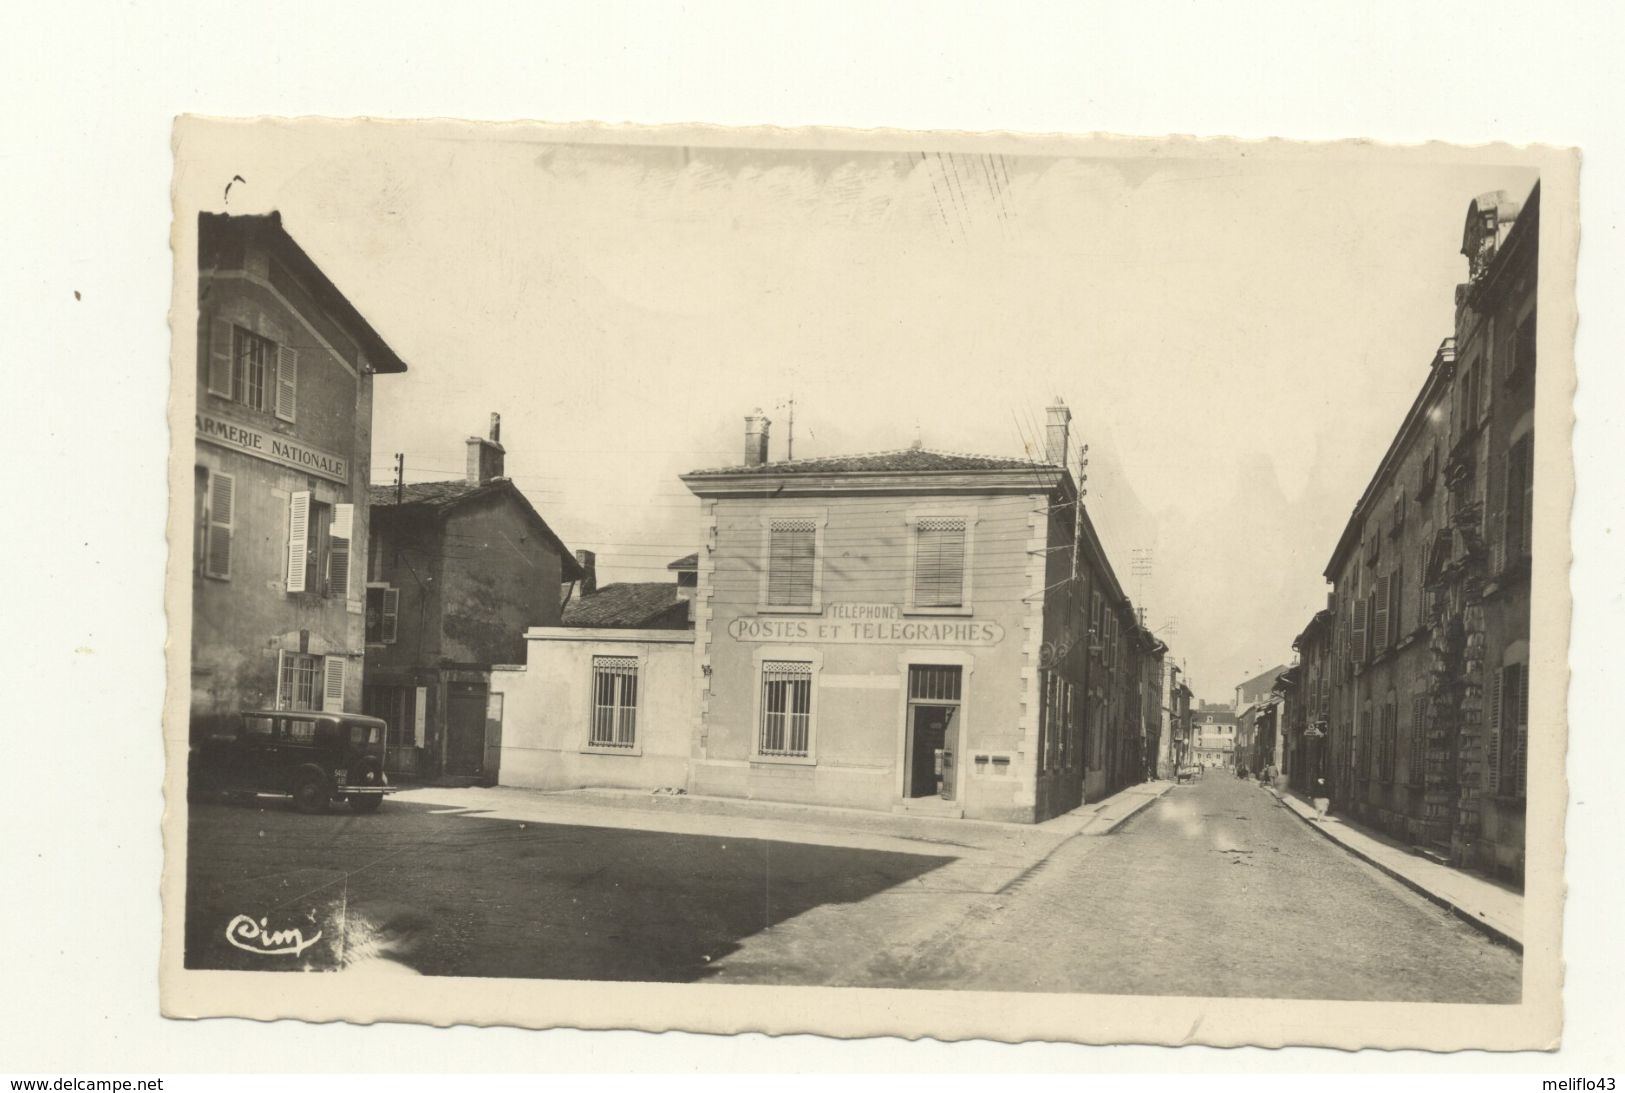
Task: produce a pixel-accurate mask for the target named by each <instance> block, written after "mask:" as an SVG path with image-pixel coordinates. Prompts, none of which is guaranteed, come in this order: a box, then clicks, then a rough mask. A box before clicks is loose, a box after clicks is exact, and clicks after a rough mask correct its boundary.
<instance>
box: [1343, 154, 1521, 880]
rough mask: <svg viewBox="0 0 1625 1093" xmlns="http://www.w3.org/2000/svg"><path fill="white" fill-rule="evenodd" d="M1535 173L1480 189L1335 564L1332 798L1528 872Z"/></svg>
mask: <svg viewBox="0 0 1625 1093" xmlns="http://www.w3.org/2000/svg"><path fill="white" fill-rule="evenodd" d="M1539 212H1540V189H1539V186H1538V185H1537V186H1536V187H1535V188H1534V190H1533V191H1532V192H1531V193H1530V195H1529V196H1528V198H1527V200H1525V201H1524V202H1521V203H1520V202H1517V201H1514V200H1512V199H1511V198H1509V197H1508V195H1506V194H1505V193H1503V192H1499V191H1498V192H1495V193H1491V194H1486V195H1483V196H1481V197H1479V198H1478V199H1476V200H1475V201H1473V202H1472V203H1471V205H1470V206H1469V209H1468V214H1467V222H1466V225H1465V228H1464V231H1463V239H1462V253H1463V254H1464V255H1465V256H1466V257H1467V259H1468V280H1467V281H1466V282H1465V283H1464V284H1462V285H1460V286H1458V288H1457V292H1456V322H1455V335H1454V336H1453V337H1451V338H1447V339H1445V341H1444V343H1443V344H1441V346H1440V347H1439V350H1438V351H1437V352H1436V353H1435V354H1434V357H1433V361H1432V363H1431V365H1430V367H1429V369H1428V374H1427V376H1426V378H1425V380H1424V382H1423V385H1422V388H1421V391H1420V392H1419V393H1418V395H1417V397H1416V399H1415V401H1414V402H1413V404H1412V406H1411V409H1410V411H1409V412H1408V413H1407V414H1406V417H1405V419H1404V422H1403V423H1402V424H1401V426H1400V430H1399V432H1398V433H1397V434H1396V436H1395V438H1394V440H1393V442H1392V443H1391V444H1390V446H1389V448H1388V451H1387V453H1386V454H1385V455H1384V456H1383V459H1382V461H1381V463H1380V464H1379V465H1378V468H1377V472H1376V474H1375V475H1374V476H1373V478H1372V481H1371V484H1370V485H1369V486H1367V488H1366V491H1365V493H1364V494H1363V495H1362V496H1361V498H1360V500H1359V503H1358V504H1357V505H1356V507H1355V510H1354V513H1353V515H1352V516H1351V518H1350V520H1349V523H1348V525H1347V527H1346V528H1345V530H1344V532H1343V535H1342V537H1341V538H1340V539H1339V542H1338V544H1337V548H1336V550H1335V551H1334V552H1333V555H1332V558H1331V561H1330V563H1329V564H1328V566H1327V568H1326V577H1327V579H1328V580H1329V581H1330V582H1331V583H1332V612H1333V618H1332V624H1331V678H1332V689H1331V702H1330V711H1329V727H1330V733H1331V736H1330V746H1329V756H1328V759H1329V764H1330V771H1331V774H1332V782H1333V795H1334V807H1340V808H1344V809H1346V810H1347V811H1349V812H1351V813H1353V815H1355V816H1356V817H1358V818H1360V819H1361V820H1363V821H1365V822H1368V823H1370V824H1372V825H1374V826H1377V827H1380V828H1382V829H1383V830H1385V831H1388V832H1389V833H1390V834H1393V835H1395V836H1396V837H1400V838H1404V839H1406V840H1408V841H1409V842H1411V843H1413V844H1414V845H1416V846H1418V847H1419V848H1422V849H1424V850H1425V851H1427V852H1429V853H1432V854H1435V855H1436V856H1438V857H1440V858H1441V859H1443V860H1448V861H1450V862H1451V863H1453V864H1457V865H1462V866H1469V867H1473V868H1479V869H1483V870H1485V871H1489V872H1492V873H1495V874H1497V875H1500V876H1503V877H1505V878H1508V879H1512V880H1516V881H1521V879H1522V876H1523V855H1524V837H1523V817H1524V798H1525V792H1526V785H1525V783H1526V770H1527V760H1528V736H1529V710H1528V673H1529V657H1530V649H1529V558H1530V551H1531V545H1532V544H1531V537H1532V536H1531V533H1532V516H1533V503H1534V499H1533V483H1534V454H1535V452H1534V442H1535V438H1534V433H1533V412H1534V383H1535V321H1536V310H1535V308H1536V285H1537V272H1538V269H1537V261H1538V248H1539Z"/></svg>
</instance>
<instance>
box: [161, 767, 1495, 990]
mask: <svg viewBox="0 0 1625 1093" xmlns="http://www.w3.org/2000/svg"><path fill="white" fill-rule="evenodd" d="M685 804H692V805H695V806H699V807H701V808H704V807H707V806H706V803H705V802H685ZM655 805H656V803H655V802H650V801H647V800H645V801H642V802H639V801H636V800H632V801H617V800H614V799H609V798H596V799H595V798H592V797H590V796H576V795H569V794H561V795H550V794H535V793H529V792H525V791H505V790H497V791H484V790H420V791H414V792H413V793H409V794H405V795H403V796H402V798H400V799H397V800H396V801H392V802H390V804H389V805H387V806H386V808H385V809H384V811H382V812H381V813H379V814H378V815H376V816H363V817H358V816H354V815H351V814H349V813H346V812H337V813H334V814H331V815H328V816H305V815H300V814H298V813H297V812H295V811H293V810H292V809H291V808H289V807H286V806H285V805H284V804H283V803H281V802H276V801H272V800H262V801H261V802H259V804H258V805H257V806H253V807H241V806H239V807H227V806H202V807H199V808H197V809H196V810H195V813H194V817H195V818H194V824H193V831H192V839H191V843H190V846H191V852H192V861H191V865H190V869H189V876H190V883H189V889H188V893H187V901H188V905H189V911H188V915H187V924H188V934H189V937H188V952H189V953H191V954H192V960H193V966H195V967H225V968H236V969H240V970H248V969H255V970H259V969H263V970H332V969H336V968H343V969H365V968H368V967H372V968H380V967H381V968H388V969H390V970H396V971H400V970H408V969H409V970H413V971H417V972H421V973H424V974H429V975H482V976H506V977H523V978H562V979H620V980H626V979H646V980H656V981H665V982H692V981H697V980H713V981H719V982H736V983H778V984H786V983H791V984H819V985H839V986H876V987H911V988H950V989H967V990H1010V991H1056V992H1063V991H1064V992H1078V991H1083V992H1093V993H1109V994H1116V993H1133V994H1164V995H1167V994H1176V995H1206V996H1221V997H1225V996H1234V997H1240V996H1251V997H1274V998H1293V997H1303V998H1334V999H1403V1000H1410V1001H1436V1002H1447V1001H1449V1002H1464V1001H1475V1002H1510V1001H1514V1000H1516V998H1517V997H1518V992H1519V977H1520V967H1521V962H1520V959H1519V957H1518V956H1517V955H1516V954H1515V953H1514V952H1512V951H1510V950H1508V949H1505V948H1503V947H1501V946H1498V945H1496V944H1494V943H1492V942H1490V941H1488V940H1487V939H1485V938H1484V937H1482V936H1481V935H1479V934H1478V933H1476V932H1475V931H1473V930H1472V929H1470V928H1469V927H1467V926H1465V925H1464V924H1462V923H1460V922H1458V921H1457V920H1456V919H1455V918H1453V917H1452V916H1450V915H1449V914H1448V913H1447V912H1446V911H1444V910H1442V909H1440V908H1438V907H1435V906H1434V905H1433V904H1431V903H1429V902H1428V901H1426V900H1425V899H1423V898H1422V897H1421V896H1419V895H1416V894H1415V893H1413V892H1411V891H1410V890H1409V889H1406V888H1404V887H1403V886H1401V885H1399V884H1398V883H1396V882H1394V881H1392V880H1390V879H1389V878H1388V877H1386V876H1384V875H1382V874H1381V873H1379V872H1377V871H1376V870H1374V869H1372V868H1370V867H1369V866H1367V865H1365V864H1363V863H1361V862H1359V861H1358V860H1356V859H1354V858H1353V857H1351V856H1350V855H1348V854H1347V853H1346V852H1345V851H1343V850H1342V849H1340V848H1339V847H1336V846H1334V845H1332V844H1331V843H1329V842H1328V841H1326V840H1325V839H1323V838H1321V837H1320V836H1319V835H1318V834H1317V833H1316V832H1314V831H1313V830H1311V829H1310V828H1309V827H1308V826H1307V825H1305V824H1304V823H1303V821H1301V820H1300V819H1298V818H1297V817H1295V816H1294V815H1292V814H1291V813H1289V812H1288V810H1287V809H1285V808H1283V807H1281V805H1280V804H1279V803H1278V802H1277V801H1276V800H1275V798H1274V797H1273V796H1271V795H1270V794H1269V793H1267V792H1265V791H1264V790H1262V789H1260V788H1259V787H1258V786H1257V785H1256V784H1254V783H1251V782H1242V781H1239V780H1237V779H1235V778H1233V777H1231V776H1230V775H1228V774H1222V773H1219V772H1210V773H1209V774H1208V776H1207V777H1206V778H1205V779H1204V780H1203V781H1201V782H1199V783H1197V784H1195V785H1190V786H1178V787H1174V788H1173V789H1171V790H1170V791H1169V793H1168V794H1167V795H1166V796H1164V797H1162V798H1161V799H1160V800H1158V801H1156V802H1155V803H1154V804H1152V805H1151V806H1150V807H1149V808H1147V809H1146V810H1145V811H1143V812H1141V813H1140V814H1138V815H1137V816H1135V817H1134V818H1133V819H1131V820H1129V821H1128V823H1127V824H1126V825H1124V826H1123V827H1120V828H1119V829H1118V830H1117V831H1116V833H1115V834H1112V835H1108V836H1104V837H1093V836H1088V835H1078V836H1075V837H1068V836H1067V835H1066V834H1064V833H1061V832H1059V831H1058V830H1056V829H1055V828H1054V826H1053V825H1038V826H1037V827H1018V826H1016V825H996V824H976V823H966V822H962V821H958V822H956V821H940V822H934V823H929V824H920V823H915V822H909V823H900V822H899V821H898V820H897V818H894V817H890V816H886V815H884V814H872V815H870V814H844V815H843V814H837V813H831V812H829V811H827V810H825V811H823V812H822V813H812V814H809V815H807V816H803V817H797V818H793V819H792V818H789V817H786V818H784V819H772V818H761V817H752V816H742V815H724V814H710V813H705V812H696V811H694V810H692V809H689V810H686V811H683V812H674V811H670V810H666V809H664V808H662V807H655ZM312 862H321V863H322V864H321V865H320V866H313V865H312V864H310V863H312ZM242 914H247V915H249V916H251V917H252V918H255V919H258V918H264V919H266V929H267V930H278V929H293V928H297V929H300V930H301V931H302V936H303V938H305V939H306V940H309V939H310V938H312V937H313V936H314V935H315V934H316V933H317V931H320V933H321V940H319V941H316V942H314V943H313V944H312V945H311V946H310V947H309V948H308V949H306V950H305V951H303V952H302V953H298V954H291V955H268V954H265V953H261V952H257V951H253V949H252V947H250V948H249V949H248V950H247V951H245V948H244V946H242V945H240V944H236V943H235V942H232V943H228V939H227V936H226V932H225V929H226V925H227V923H228V922H230V921H231V920H232V919H233V918H234V917H235V916H237V915H242Z"/></svg>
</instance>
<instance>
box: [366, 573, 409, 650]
mask: <svg viewBox="0 0 1625 1093" xmlns="http://www.w3.org/2000/svg"><path fill="white" fill-rule="evenodd" d="M400 608H401V590H400V589H398V588H391V587H389V586H388V585H368V586H367V644H368V645H393V644H395V638H396V634H397V632H398V629H399V627H398V625H397V624H398V620H399V618H400Z"/></svg>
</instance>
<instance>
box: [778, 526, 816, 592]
mask: <svg viewBox="0 0 1625 1093" xmlns="http://www.w3.org/2000/svg"><path fill="white" fill-rule="evenodd" d="M768 535H769V545H768V559H767V602H768V606H770V607H811V606H812V605H813V593H814V580H813V577H814V573H815V570H816V567H817V563H818V527H817V523H816V521H814V520H811V519H802V520H774V521H772V523H771V524H770V525H769V529H768Z"/></svg>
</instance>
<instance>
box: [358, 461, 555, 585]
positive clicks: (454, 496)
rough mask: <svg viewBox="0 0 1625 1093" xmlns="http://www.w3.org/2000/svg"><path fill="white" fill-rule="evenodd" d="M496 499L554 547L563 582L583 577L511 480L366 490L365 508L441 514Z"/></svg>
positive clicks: (369, 487)
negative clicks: (465, 504)
mask: <svg viewBox="0 0 1625 1093" xmlns="http://www.w3.org/2000/svg"><path fill="white" fill-rule="evenodd" d="M397 491H398V495H399V497H400V501H399V502H397V501H396V496H397ZM498 495H503V496H507V497H509V498H511V499H512V500H513V503H514V504H516V505H518V506H519V510H520V511H521V512H522V513H524V514H525V516H526V517H527V518H528V519H529V520H530V521H531V522H532V523H534V524H535V526H536V528H537V530H538V531H540V532H541V534H542V538H543V539H545V540H546V541H547V543H548V544H549V545H551V546H552V547H553V550H554V552H555V553H556V554H558V556H559V565H560V574H559V575H560V577H561V578H562V579H563V580H566V581H575V580H580V579H581V578H582V577H583V576H585V574H584V573H583V572H582V569H581V565H580V563H578V562H577V561H576V559H575V555H574V554H572V553H571V552H570V548H569V547H567V546H565V545H564V541H563V540H562V539H560V538H559V537H558V535H557V533H555V532H554V531H553V529H552V528H550V527H548V526H547V521H546V520H543V519H542V514H541V513H539V512H537V511H536V507H535V506H534V505H532V504H531V503H530V498H528V497H526V496H525V494H524V491H523V490H521V489H520V488H519V487H518V486H516V485H514V484H513V480H512V479H510V478H493V479H492V480H491V481H489V482H487V483H485V484H484V485H479V486H476V485H474V484H472V483H470V482H469V481H467V480H466V479H462V478H454V479H451V480H450V481H446V482H411V483H408V484H407V485H405V486H400V487H396V486H368V487H367V505H368V506H369V507H370V508H371V509H373V510H375V511H383V512H388V511H391V510H393V511H396V512H400V511H402V510H412V511H415V512H432V513H436V514H440V513H443V512H445V511H446V510H447V509H449V508H451V507H452V506H453V505H459V504H462V503H463V502H464V501H472V500H475V499H476V498H481V497H494V496H498Z"/></svg>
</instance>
